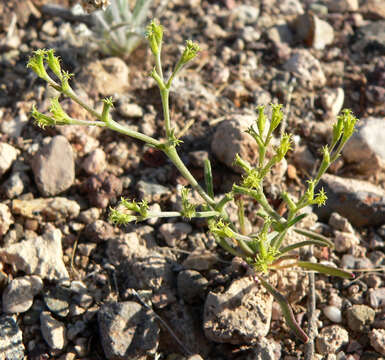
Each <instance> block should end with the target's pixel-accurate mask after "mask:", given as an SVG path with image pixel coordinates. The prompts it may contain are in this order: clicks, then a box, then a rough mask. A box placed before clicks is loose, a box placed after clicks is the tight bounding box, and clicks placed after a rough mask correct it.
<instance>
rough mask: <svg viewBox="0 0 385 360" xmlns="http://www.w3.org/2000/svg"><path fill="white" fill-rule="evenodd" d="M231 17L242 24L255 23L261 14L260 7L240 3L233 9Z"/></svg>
mask: <svg viewBox="0 0 385 360" xmlns="http://www.w3.org/2000/svg"><path fill="white" fill-rule="evenodd" d="M230 16H231V18H232V20H233V21H238V22H239V23H240V24H242V25H254V24H255V23H256V21H257V19H258V16H259V7H258V6H250V5H239V6H237V7H235V8H234V9H232V12H231V15H230Z"/></svg>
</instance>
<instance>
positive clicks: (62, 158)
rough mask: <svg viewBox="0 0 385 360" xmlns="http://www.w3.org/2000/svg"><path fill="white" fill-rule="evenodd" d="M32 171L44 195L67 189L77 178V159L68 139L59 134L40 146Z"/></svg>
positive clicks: (51, 194) (58, 192)
mask: <svg viewBox="0 0 385 360" xmlns="http://www.w3.org/2000/svg"><path fill="white" fill-rule="evenodd" d="M32 171H33V175H34V178H35V182H36V185H37V188H38V189H39V191H40V193H41V194H42V195H43V196H54V195H57V194H60V193H61V192H63V191H65V190H67V189H68V188H69V187H70V186H71V185H72V184H73V182H74V180H75V159H74V154H73V151H72V147H71V144H70V143H69V142H68V140H67V139H66V138H65V137H64V136H61V135H58V136H55V137H54V138H52V140H51V142H50V143H49V144H47V145H44V146H43V147H42V148H40V149H39V151H38V152H37V153H36V154H35V156H34V158H33V160H32Z"/></svg>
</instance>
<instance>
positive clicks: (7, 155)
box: [0, 142, 20, 177]
mask: <svg viewBox="0 0 385 360" xmlns="http://www.w3.org/2000/svg"><path fill="white" fill-rule="evenodd" d="M19 152H20V151H19V150H17V149H16V148H14V147H13V146H11V145H9V144H7V143H4V142H0V177H1V176H3V175H4V173H5V172H6V171H7V170H8V169H9V168H10V167H11V166H12V163H13V162H14V161H15V160H16V158H17V155H18V154H19Z"/></svg>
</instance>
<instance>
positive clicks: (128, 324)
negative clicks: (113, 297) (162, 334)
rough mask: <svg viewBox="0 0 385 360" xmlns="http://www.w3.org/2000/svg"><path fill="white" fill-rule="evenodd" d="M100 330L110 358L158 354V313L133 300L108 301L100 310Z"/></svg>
mask: <svg viewBox="0 0 385 360" xmlns="http://www.w3.org/2000/svg"><path fill="white" fill-rule="evenodd" d="M98 324H99V334H100V337H101V343H102V346H103V349H104V354H105V356H106V358H107V359H113V360H126V359H132V360H136V359H142V358H143V356H146V355H147V356H150V355H154V353H155V351H156V349H157V347H158V337H159V327H158V324H157V323H156V321H155V318H154V316H153V315H152V314H151V313H150V312H149V311H148V310H146V309H144V308H143V307H142V306H141V305H140V304H138V303H136V302H132V301H126V302H112V303H107V304H104V305H103V306H102V307H101V308H100V310H99V312H98Z"/></svg>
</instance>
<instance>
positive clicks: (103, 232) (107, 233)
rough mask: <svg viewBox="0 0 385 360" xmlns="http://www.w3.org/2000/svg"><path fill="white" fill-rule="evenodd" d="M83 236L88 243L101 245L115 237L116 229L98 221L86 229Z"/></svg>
mask: <svg viewBox="0 0 385 360" xmlns="http://www.w3.org/2000/svg"><path fill="white" fill-rule="evenodd" d="M83 234H84V236H85V237H86V238H87V240H88V241H92V242H95V243H101V242H103V241H107V240H108V239H111V238H112V237H114V228H113V227H112V226H111V225H110V224H109V223H108V222H106V221H103V220H96V221H94V222H91V223H90V224H88V225H87V226H86V227H85V229H84V233H83Z"/></svg>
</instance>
